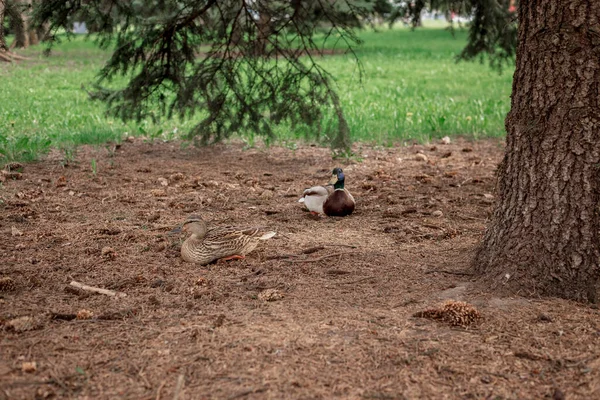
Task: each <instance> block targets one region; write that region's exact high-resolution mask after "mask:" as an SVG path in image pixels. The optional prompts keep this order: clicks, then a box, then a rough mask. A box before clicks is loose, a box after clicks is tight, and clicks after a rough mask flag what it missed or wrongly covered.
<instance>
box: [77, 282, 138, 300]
mask: <svg viewBox="0 0 600 400" xmlns="http://www.w3.org/2000/svg"><path fill="white" fill-rule="evenodd" d="M69 285H71V286H74V287H76V288H79V289H81V290H85V291H87V292H94V293H100V294H105V295H107V296H113V297H125V296H127V294H125V293H123V292H115V291H114V290H108V289H102V288H98V287H94V286H88V285H84V284H83V283H79V282H77V281H71V283H69Z"/></svg>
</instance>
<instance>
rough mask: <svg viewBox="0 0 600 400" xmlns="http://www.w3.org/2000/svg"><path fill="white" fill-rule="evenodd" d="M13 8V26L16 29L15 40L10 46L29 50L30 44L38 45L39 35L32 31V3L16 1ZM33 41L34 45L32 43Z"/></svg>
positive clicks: (21, 0) (22, 0) (26, 0)
mask: <svg viewBox="0 0 600 400" xmlns="http://www.w3.org/2000/svg"><path fill="white" fill-rule="evenodd" d="M13 3H14V7H13V9H14V10H13V11H14V12H13V13H12V17H13V26H14V29H15V40H14V41H13V42H12V44H11V45H10V47H11V48H15V47H16V48H19V49H20V48H27V47H29V45H30V44H37V42H38V40H37V34H36V32H35V30H32V29H30V25H31V24H30V19H31V15H30V14H31V6H32V4H31V1H30V0H14V1H13ZM31 39H33V40H34V43H31Z"/></svg>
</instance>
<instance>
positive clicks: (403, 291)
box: [0, 139, 600, 399]
mask: <svg viewBox="0 0 600 400" xmlns="http://www.w3.org/2000/svg"><path fill="white" fill-rule="evenodd" d="M356 152H357V153H358V154H361V155H362V156H363V160H362V161H361V162H340V161H339V160H338V161H333V160H332V159H331V156H330V153H329V151H328V150H327V149H321V148H316V147H301V148H299V149H297V150H295V151H292V150H288V149H285V148H272V149H270V150H269V151H268V152H267V151H265V150H261V149H251V150H243V149H242V148H241V147H240V146H237V145H235V144H234V145H230V146H227V147H225V146H223V147H215V148H210V149H191V148H188V149H183V148H181V147H180V144H178V143H154V144H151V143H145V142H143V141H142V140H138V139H136V140H135V141H133V142H131V143H129V142H125V143H123V144H122V145H121V146H120V147H119V148H109V149H108V150H107V149H104V148H87V149H84V150H82V151H81V152H80V153H79V154H78V157H77V162H72V163H70V165H68V166H66V167H64V166H62V165H61V163H60V157H58V154H55V155H51V156H50V157H49V158H48V160H46V161H44V162H40V163H37V164H31V165H26V166H25V169H24V171H23V174H22V179H20V180H11V179H9V180H7V181H6V182H4V186H3V187H2V189H1V192H0V196H1V197H0V200H1V202H2V203H1V212H0V229H1V230H2V232H3V236H2V241H1V242H0V259H1V260H2V263H1V264H0V278H4V280H3V281H2V282H4V283H3V284H2V285H0V324H1V325H2V326H0V338H1V339H0V351H1V357H0V398H10V399H21V398H23V399H25V398H27V399H31V398H52V397H57V398H99V399H109V398H129V399H164V398H168V399H172V398H178V399H204V398H207V399H208V398H215V399H217V398H218V399H271V398H272V399H281V398H323V399H325V398H344V399H405V398H406V399H414V398H436V399H443V398H448V399H468V398H477V399H483V398H489V399H517V398H538V399H539V398H555V399H560V398H564V397H561V396H566V398H568V399H574V398H581V399H591V398H599V397H600V346H599V341H600V320H599V318H598V317H599V312H598V310H597V309H594V308H591V307H588V306H585V305H580V304H576V303H572V302H567V301H562V300H552V299H550V300H548V299H546V300H527V299H519V298H504V299H498V298H494V297H492V296H491V295H490V294H488V293H485V292H482V291H481V290H478V289H477V286H476V285H473V284H472V283H471V282H470V278H471V276H469V275H465V274H464V273H465V271H466V268H467V267H468V262H469V259H470V257H471V254H472V251H473V249H474V246H475V244H476V243H477V241H478V240H479V238H480V237H481V234H482V233H483V229H484V226H485V220H486V218H487V217H488V215H489V212H490V211H491V205H492V202H493V196H492V193H493V184H494V180H493V174H494V170H495V166H496V165H497V163H498V161H499V160H500V157H501V152H502V145H501V144H500V143H499V142H496V141H481V142H476V143H471V142H461V141H459V142H457V143H453V144H449V145H444V144H440V143H438V144H435V145H429V146H409V147H402V148H393V149H387V148H386V149H375V148H366V147H365V148H359V147H357V148H356ZM418 152H422V154H423V155H418V154H419V153H418ZM419 159H420V160H419ZM92 160H94V162H92ZM334 166H342V167H343V168H344V171H345V173H346V177H347V179H346V181H347V183H346V185H347V187H348V189H349V190H350V191H351V192H352V193H353V194H354V196H355V198H356V199H357V210H356V212H355V214H353V215H352V216H351V217H348V218H344V219H333V218H324V219H320V220H319V219H315V218H314V217H312V216H311V215H310V214H309V213H307V212H305V211H303V210H302V207H301V205H300V204H299V203H297V202H296V200H297V199H298V197H299V195H300V194H301V192H302V190H303V189H304V188H306V187H308V186H311V185H314V184H317V183H324V182H325V181H326V180H327V178H328V176H329V173H330V171H331V169H332V168H333V167H334ZM192 213H199V214H201V215H202V216H203V217H204V218H205V219H207V220H209V221H211V223H214V224H243V225H266V226H269V227H271V228H273V229H274V230H277V232H278V235H277V236H275V238H273V239H271V240H269V241H268V242H267V243H266V244H265V245H264V246H263V247H261V248H260V249H258V250H257V251H255V252H253V253H251V254H250V255H249V256H248V257H247V258H246V259H245V260H241V261H231V262H228V263H217V264H214V265H210V266H206V267H198V266H194V265H191V264H186V263H183V262H182V260H181V259H180V258H179V254H178V247H179V245H180V243H181V239H182V238H180V237H178V236H171V235H169V234H168V232H169V231H170V230H171V229H172V228H174V227H175V226H176V225H177V224H178V223H180V222H182V221H183V220H184V219H185V217H186V216H188V215H189V214H192ZM7 278H10V280H9V279H7ZM72 280H76V281H78V282H81V283H84V284H87V285H92V286H97V287H101V288H106V289H111V290H116V291H120V292H123V293H126V294H127V296H126V297H123V298H114V297H110V296H106V295H102V294H92V293H89V292H85V291H81V290H78V289H75V288H73V287H71V286H69V282H71V281H72ZM7 282H8V283H7ZM11 283H12V284H14V285H12V284H11ZM13 286H14V287H13ZM268 289H275V290H277V291H278V293H281V294H283V296H284V297H283V298H282V299H278V300H276V301H265V298H264V292H265V290H268ZM448 298H451V299H457V300H467V301H468V302H469V303H471V304H473V305H475V306H476V307H477V308H478V309H479V311H480V313H481V315H482V317H483V319H482V320H481V322H480V323H478V324H476V325H474V326H471V327H469V328H467V329H465V328H457V327H450V326H449V325H446V324H444V323H440V322H436V321H432V320H429V319H423V318H415V317H412V315H413V314H414V313H416V312H419V311H423V310H425V309H427V308H431V307H434V306H437V305H438V304H439V303H440V302H441V301H443V299H448ZM85 310H87V311H85ZM90 312H91V313H93V316H92V318H91V319H84V318H87V317H89V316H90ZM77 313H79V318H75V319H73V317H74V315H75V314H77ZM31 362H35V365H33V364H30V363H31Z"/></svg>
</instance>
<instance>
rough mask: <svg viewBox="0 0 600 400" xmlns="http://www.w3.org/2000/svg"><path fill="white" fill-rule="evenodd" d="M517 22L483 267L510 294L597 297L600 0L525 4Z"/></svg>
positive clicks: (479, 266) (480, 258) (487, 278)
mask: <svg viewBox="0 0 600 400" xmlns="http://www.w3.org/2000/svg"><path fill="white" fill-rule="evenodd" d="M518 29H519V33H518V35H519V42H518V48H517V65H516V72H515V74H514V80H513V88H512V101H511V110H510V112H509V114H508V116H507V118H506V129H507V138H506V154H505V156H504V159H503V161H502V163H501V164H500V166H499V168H498V188H497V189H498V200H497V204H496V208H495V212H494V214H493V217H492V221H491V224H490V225H489V227H488V229H487V232H486V234H485V237H484V240H483V242H482V244H481V245H480V247H479V249H478V251H477V254H476V257H475V259H474V268H475V270H476V271H477V272H478V273H480V274H481V275H482V276H483V281H484V282H486V283H489V284H491V285H492V286H493V287H495V288H496V289H500V290H501V291H505V292H507V293H519V294H525V295H549V296H559V297H563V298H568V299H576V300H582V301H585V300H589V301H592V302H595V301H597V298H596V296H597V283H598V279H599V276H600V266H599V262H600V241H599V229H600V216H599V210H598V205H599V204H598V201H599V200H600V93H599V91H600V1H589V0H530V1H523V2H520V3H519V28H518ZM502 288H503V289H504V290H502Z"/></svg>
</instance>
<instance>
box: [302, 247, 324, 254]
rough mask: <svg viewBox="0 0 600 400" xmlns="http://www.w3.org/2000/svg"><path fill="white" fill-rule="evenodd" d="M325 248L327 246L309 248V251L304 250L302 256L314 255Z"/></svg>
mask: <svg viewBox="0 0 600 400" xmlns="http://www.w3.org/2000/svg"><path fill="white" fill-rule="evenodd" d="M324 248H325V246H315V247H309V248H308V249H304V250H302V254H312V253H315V252H317V251H319V250H323V249H324Z"/></svg>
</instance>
